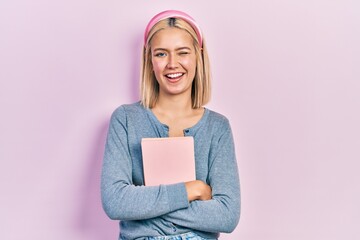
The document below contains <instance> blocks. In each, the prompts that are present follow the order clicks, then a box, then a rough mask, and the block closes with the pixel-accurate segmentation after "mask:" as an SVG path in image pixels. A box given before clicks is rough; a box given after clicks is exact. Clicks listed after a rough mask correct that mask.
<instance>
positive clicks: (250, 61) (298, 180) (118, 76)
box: [0, 0, 360, 240]
mask: <svg viewBox="0 0 360 240" xmlns="http://www.w3.org/2000/svg"><path fill="white" fill-rule="evenodd" d="M165 9H179V10H183V11H186V12H188V13H189V14H190V15H192V16H193V17H194V18H195V19H197V20H198V23H199V24H200V25H201V26H202V28H203V31H204V34H205V36H206V38H207V43H208V46H209V53H210V57H211V63H212V69H213V77H214V81H213V85H214V90H213V98H212V102H211V104H209V105H208V107H209V108H211V109H213V110H215V111H218V112H221V113H223V114H225V115H226V116H227V117H228V118H229V119H230V121H231V124H232V127H233V133H234V136H235V141H236V150H237V156H238V163H239V169H240V174H241V187H242V216H241V221H240V224H239V225H238V227H237V229H236V230H235V231H234V232H233V233H232V234H224V235H222V238H221V239H228V240H230V239H245V240H263V239H266V240H275V239H276V240H285V239H292V240H297V239H306V240H318V239H327V240H332V239H360V228H359V225H360V207H359V202H360V187H359V182H360V174H359V169H360V161H359V160H360V124H359V122H360V57H359V56H360V47H359V46H360V44H359V43H360V2H359V1H357V0H303V1H284V0H273V1H267V0H254V1H248V0H247V1H245V0H244V1H242V0H240V1H221V2H219V1H213V2H212V1H190V0H182V1H176V2H175V1H173V2H170V1H139V0H135V1H91V0H90V1H89V0H87V1H85V0H71V1H70V0H65V1H46V0H33V1H25V0H22V1H21V0H12V1H10V0H9V1H1V3H0V80H1V81H0V113H1V124H0V159H1V162H0V164H1V165H0V189H1V196H0V214H1V220H0V221H1V222H0V239H7V240H13V239H14V240H15V239H16V240H18V239H37V240H45V239H46V240H47V239H52V240H64V239H71V240H72V239H74V240H75V239H76V240H103V239H105V240H106V239H108V240H110V239H116V238H117V234H118V228H117V222H114V221H111V220H109V219H108V218H107V217H106V216H105V214H104V213H103V211H102V208H101V204H100V194H99V175H100V170H101V161H102V154H103V145H104V140H105V136H106V131H107V127H108V121H109V117H110V114H111V112H112V111H113V110H114V109H115V108H116V107H117V106H118V105H120V104H123V103H130V102H134V101H136V100H137V99H138V91H137V89H138V78H139V74H138V72H139V59H140V51H141V50H140V48H141V44H142V32H143V29H144V28H145V25H146V23H147V21H148V20H149V19H150V18H151V17H152V16H153V15H154V14H155V13H157V12H159V11H161V10H165Z"/></svg>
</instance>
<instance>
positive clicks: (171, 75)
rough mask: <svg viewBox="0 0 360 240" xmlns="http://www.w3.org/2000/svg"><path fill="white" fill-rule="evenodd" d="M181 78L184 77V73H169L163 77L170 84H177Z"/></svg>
mask: <svg viewBox="0 0 360 240" xmlns="http://www.w3.org/2000/svg"><path fill="white" fill-rule="evenodd" d="M182 76H184V73H169V74H165V77H166V78H167V79H168V80H169V81H170V82H177V81H178V80H179V79H180V78H181V77H182Z"/></svg>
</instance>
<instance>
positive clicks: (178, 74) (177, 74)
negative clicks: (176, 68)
mask: <svg viewBox="0 0 360 240" xmlns="http://www.w3.org/2000/svg"><path fill="white" fill-rule="evenodd" d="M182 75H183V73H172V74H167V75H166V76H167V77H168V78H177V77H180V76H182Z"/></svg>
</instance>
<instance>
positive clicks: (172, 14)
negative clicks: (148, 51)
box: [144, 10, 202, 47]
mask: <svg viewBox="0 0 360 240" xmlns="http://www.w3.org/2000/svg"><path fill="white" fill-rule="evenodd" d="M166 18H180V19H182V20H184V21H186V22H187V23H189V24H190V25H191V26H192V28H193V29H194V30H195V32H196V35H197V38H198V41H199V45H200V47H202V34H201V30H200V27H199V25H198V24H197V23H196V22H195V20H194V19H193V18H192V17H190V16H189V15H188V14H186V13H184V12H181V11H177V10H167V11H163V12H161V13H158V14H156V15H155V16H154V17H153V18H152V19H151V20H150V22H149V23H148V25H147V26H146V29H145V34H144V45H146V42H147V40H148V39H147V38H148V35H149V32H150V30H151V29H152V28H153V27H154V25H155V24H156V23H158V22H160V21H161V20H164V19H166Z"/></svg>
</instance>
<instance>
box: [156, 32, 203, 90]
mask: <svg viewBox="0 0 360 240" xmlns="http://www.w3.org/2000/svg"><path fill="white" fill-rule="evenodd" d="M150 44H151V61H152V65H153V70H154V74H155V77H156V79H157V81H158V83H159V86H160V94H165V95H180V94H185V95H186V94H189V96H191V86H192V82H193V80H194V77H195V71H196V55H195V48H194V46H193V39H192V37H191V35H190V34H189V33H188V32H186V31H185V30H182V29H179V28H175V27H171V28H170V27H169V28H165V29H163V30H160V31H159V32H157V33H156V34H155V35H154V37H153V38H152V40H151V43H150Z"/></svg>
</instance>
